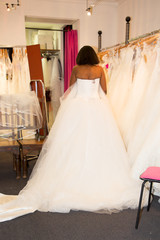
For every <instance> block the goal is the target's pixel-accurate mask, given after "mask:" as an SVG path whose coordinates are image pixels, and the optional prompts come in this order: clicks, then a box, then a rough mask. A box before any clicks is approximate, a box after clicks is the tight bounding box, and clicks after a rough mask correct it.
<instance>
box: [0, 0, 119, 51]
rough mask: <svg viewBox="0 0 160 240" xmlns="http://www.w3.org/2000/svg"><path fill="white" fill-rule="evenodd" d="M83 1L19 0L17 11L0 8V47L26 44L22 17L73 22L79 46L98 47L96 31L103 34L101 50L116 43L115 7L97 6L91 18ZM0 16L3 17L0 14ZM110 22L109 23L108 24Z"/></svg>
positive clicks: (112, 5)
mask: <svg viewBox="0 0 160 240" xmlns="http://www.w3.org/2000/svg"><path fill="white" fill-rule="evenodd" d="M85 9H86V1H85V0H81V1H78V0H76V2H75V1H74V0H70V1H67V0H54V1H52V0H21V6H20V7H19V8H17V10H16V11H12V12H7V11H6V8H5V7H4V6H0V11H1V12H0V31H1V32H3V34H2V35H3V36H2V35H1V38H0V45H5V46H7V45H10V46H14V45H25V44H26V40H25V22H24V19H25V16H28V17H38V18H52V19H66V20H69V19H71V20H73V22H74V24H73V25H74V28H78V38H79V47H81V46H83V45H92V46H95V47H98V31H99V30H101V31H102V32H103V34H102V38H103V41H102V47H106V46H108V45H111V44H115V43H116V42H117V4H114V3H105V2H103V1H102V2H101V3H99V4H98V5H97V6H96V7H95V8H94V10H93V15H92V16H91V17H89V16H87V15H86V12H85ZM1 13H2V14H1ZM110 19H112V21H110Z"/></svg>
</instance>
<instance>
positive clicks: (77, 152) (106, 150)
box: [0, 79, 140, 222]
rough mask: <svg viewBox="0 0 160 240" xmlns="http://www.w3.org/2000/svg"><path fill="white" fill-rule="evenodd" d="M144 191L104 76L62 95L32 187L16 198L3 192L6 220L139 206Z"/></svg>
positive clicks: (1, 209) (0, 217) (1, 213)
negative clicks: (134, 173) (36, 214)
mask: <svg viewBox="0 0 160 240" xmlns="http://www.w3.org/2000/svg"><path fill="white" fill-rule="evenodd" d="M139 192H140V182H139V181H137V180H133V179H131V177H130V168H129V164H128V158H127V153H126V151H125V147H124V144H123V141H122V139H121V136H120V134H119V131H118V128H117V126H116V123H115V120H114V118H113V116H112V112H111V109H110V106H109V103H108V99H107V97H106V95H105V94H104V93H103V91H102V89H101V87H100V84H99V79H95V80H84V79H83V80H82V79H78V80H77V82H76V83H75V84H74V85H73V86H72V87H71V88H69V89H68V90H67V92H66V93H65V94H64V95H63V97H62V98H61V107H60V109H59V111H58V114H57V117H56V120H55V123H54V125H53V127H52V129H51V131H50V133H49V136H48V139H47V140H46V142H45V144H44V146H43V149H42V151H41V154H40V156H39V159H38V161H37V163H36V165H35V167H34V170H33V172H32V174H31V177H30V179H29V181H28V183H27V185H26V187H25V188H24V189H23V190H22V191H21V192H20V194H19V195H18V196H15V197H14V196H10V197H9V196H6V195H1V197H0V201H1V202H3V204H1V205H0V221H1V222H2V221H6V220H10V219H13V218H15V217H18V216H21V215H24V214H27V213H30V212H34V211H35V210H40V211H51V212H62V213H67V212H69V211H70V210H71V209H73V210H86V211H101V212H105V213H111V212H116V211H118V210H122V209H125V208H136V207H137V204H138V199H139ZM13 198H14V199H13Z"/></svg>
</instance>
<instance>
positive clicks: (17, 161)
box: [16, 154, 21, 179]
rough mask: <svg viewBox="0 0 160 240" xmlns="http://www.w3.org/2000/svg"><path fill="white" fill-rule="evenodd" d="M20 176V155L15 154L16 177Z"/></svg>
mask: <svg viewBox="0 0 160 240" xmlns="http://www.w3.org/2000/svg"><path fill="white" fill-rule="evenodd" d="M20 178H21V161H20V155H19V154H18V155H16V179H20Z"/></svg>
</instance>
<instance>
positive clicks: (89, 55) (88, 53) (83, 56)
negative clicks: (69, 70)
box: [76, 46, 99, 65]
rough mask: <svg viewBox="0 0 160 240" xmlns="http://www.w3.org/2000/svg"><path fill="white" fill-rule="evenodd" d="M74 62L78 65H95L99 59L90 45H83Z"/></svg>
mask: <svg viewBox="0 0 160 240" xmlns="http://www.w3.org/2000/svg"><path fill="white" fill-rule="evenodd" d="M76 63H77V64H78V65H86V64H88V65H95V64H98V63H99V59H98V57H97V54H96V52H95V51H94V49H93V48H92V47H90V46H84V47H82V48H81V49H80V51H79V53H78V55H77V58H76Z"/></svg>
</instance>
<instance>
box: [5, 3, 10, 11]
mask: <svg viewBox="0 0 160 240" xmlns="http://www.w3.org/2000/svg"><path fill="white" fill-rule="evenodd" d="M6 7H7V11H8V12H9V11H11V9H10V6H9V3H6Z"/></svg>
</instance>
